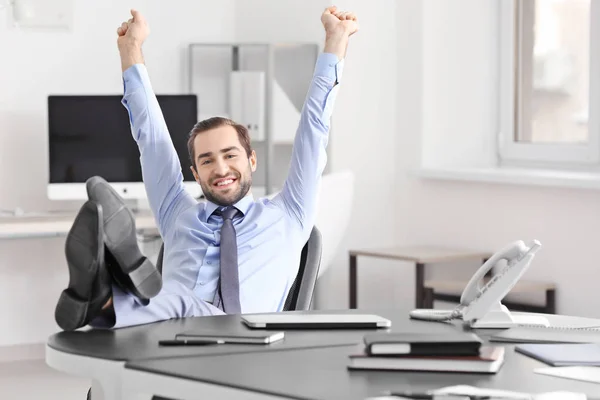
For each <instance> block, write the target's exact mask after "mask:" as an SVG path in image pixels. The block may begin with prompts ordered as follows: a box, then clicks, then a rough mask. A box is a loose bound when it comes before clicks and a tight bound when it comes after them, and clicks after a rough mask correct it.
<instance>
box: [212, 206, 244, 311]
mask: <svg viewBox="0 0 600 400" xmlns="http://www.w3.org/2000/svg"><path fill="white" fill-rule="evenodd" d="M237 213H238V210H237V208H235V207H228V208H226V209H225V210H223V211H222V212H221V215H222V216H223V227H222V228H221V268H220V276H219V289H220V299H219V300H220V301H218V302H217V304H218V306H219V308H222V309H223V311H224V312H226V313H227V314H241V306H240V280H239V276H238V254H237V252H238V248H237V240H236V233H235V228H234V227H233V221H232V219H233V217H234V216H235V215H236V214H237ZM217 297H219V296H217Z"/></svg>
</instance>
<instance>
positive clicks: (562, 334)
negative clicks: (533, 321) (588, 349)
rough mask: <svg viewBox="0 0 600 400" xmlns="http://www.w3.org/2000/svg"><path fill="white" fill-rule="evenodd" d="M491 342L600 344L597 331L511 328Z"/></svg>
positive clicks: (598, 331)
mask: <svg viewBox="0 0 600 400" xmlns="http://www.w3.org/2000/svg"><path fill="white" fill-rule="evenodd" d="M490 341H491V342H507V343H600V330H597V329H591V328H590V329H548V328H544V327H527V328H521V327H518V328H510V329H507V330H505V331H502V332H500V333H497V334H495V335H493V336H491V337H490Z"/></svg>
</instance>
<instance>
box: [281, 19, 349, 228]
mask: <svg viewBox="0 0 600 400" xmlns="http://www.w3.org/2000/svg"><path fill="white" fill-rule="evenodd" d="M321 22H322V23H323V27H324V28H325V46H324V49H323V53H322V54H320V55H319V57H318V60H317V63H316V66H315V70H314V74H313V79H312V82H311V84H310V87H309V89H308V94H307V96H306V100H305V102H304V105H303V107H302V111H301V113H300V123H299V125H298V129H297V131H296V137H295V139H294V148H293V151H292V160H291V164H290V170H289V173H288V176H287V179H286V181H285V183H284V185H283V188H282V190H281V192H280V193H279V194H278V195H277V196H275V198H274V199H273V201H274V202H275V203H279V204H280V205H281V206H282V207H283V208H284V209H286V211H287V212H288V213H289V214H291V215H292V216H293V217H294V218H295V219H296V220H297V221H298V224H299V226H300V227H301V228H302V229H303V230H304V232H305V233H308V232H310V230H311V229H312V226H313V225H314V222H315V216H316V203H317V197H318V192H319V187H320V184H321V175H322V173H323V170H324V169H325V164H326V163H327V153H326V147H327V142H328V139H329V127H330V119H331V113H332V111H333V105H334V102H335V98H336V95H337V91H338V89H339V83H340V81H341V75H342V69H343V65H344V58H345V56H346V48H347V46H348V40H349V38H350V36H351V35H352V34H354V33H355V32H356V31H357V30H358V22H357V19H356V16H355V15H354V14H353V13H349V12H341V11H338V10H337V8H336V7H329V8H327V9H326V10H325V11H324V12H323V14H322V15H321Z"/></svg>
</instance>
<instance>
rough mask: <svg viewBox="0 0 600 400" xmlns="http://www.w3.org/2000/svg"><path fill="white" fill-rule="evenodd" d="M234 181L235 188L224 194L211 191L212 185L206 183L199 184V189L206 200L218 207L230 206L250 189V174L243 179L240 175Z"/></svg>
mask: <svg viewBox="0 0 600 400" xmlns="http://www.w3.org/2000/svg"><path fill="white" fill-rule="evenodd" d="M215 179H216V178H215ZM236 179H237V180H236V183H237V184H238V185H237V187H235V188H232V189H229V191H227V192H226V193H218V192H216V191H215V190H214V189H213V185H212V183H210V184H208V185H207V184H206V183H204V182H201V183H200V187H201V188H202V194H203V195H204V197H205V198H206V200H208V201H210V202H212V203H215V204H216V205H218V206H221V207H227V206H231V205H233V204H235V203H237V202H238V201H240V200H241V199H243V198H244V196H246V194H248V192H249V191H250V188H251V187H252V174H248V176H247V177H245V178H244V177H242V176H241V175H240V176H238V177H236ZM212 181H214V179H212V180H211V182H212Z"/></svg>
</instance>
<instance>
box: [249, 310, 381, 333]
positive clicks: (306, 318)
mask: <svg viewBox="0 0 600 400" xmlns="http://www.w3.org/2000/svg"><path fill="white" fill-rule="evenodd" d="M242 322H243V323H245V324H246V325H247V326H248V327H250V328H263V329H294V328H298V329H307V328H316V329H369V328H372V329H376V328H389V327H390V326H392V322H391V321H390V320H389V319H386V318H383V317H380V316H379V315H373V314H296V313H285V312H283V313H278V314H249V315H242Z"/></svg>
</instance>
